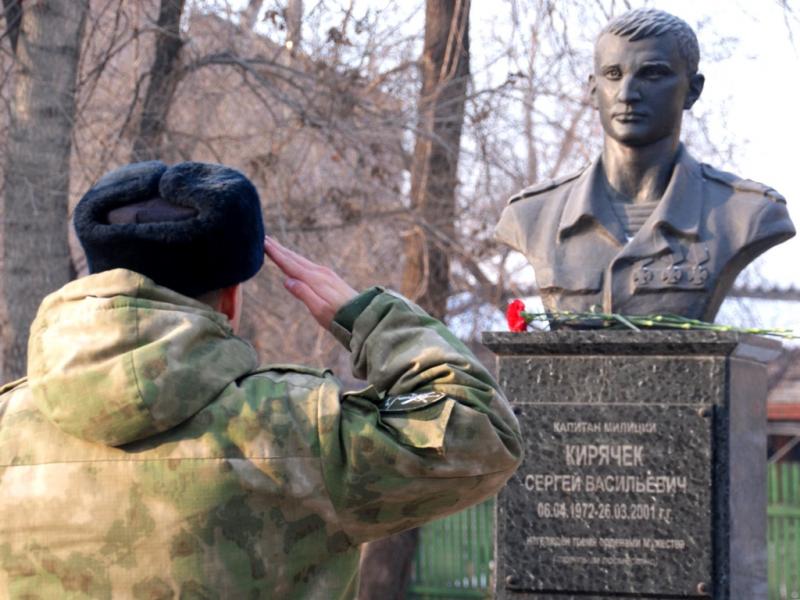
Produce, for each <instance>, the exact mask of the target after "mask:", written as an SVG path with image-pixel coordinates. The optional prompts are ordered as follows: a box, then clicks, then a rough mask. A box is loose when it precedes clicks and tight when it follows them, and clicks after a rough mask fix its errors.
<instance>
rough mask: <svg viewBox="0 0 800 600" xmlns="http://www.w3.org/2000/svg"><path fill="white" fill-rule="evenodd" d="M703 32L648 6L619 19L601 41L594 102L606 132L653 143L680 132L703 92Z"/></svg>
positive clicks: (593, 84)
mask: <svg viewBox="0 0 800 600" xmlns="http://www.w3.org/2000/svg"><path fill="white" fill-rule="evenodd" d="M699 62H700V50H699V46H698V43H697V36H695V34H694V31H692V28H691V27H689V25H688V24H687V23H686V22H685V21H683V20H682V19H679V18H678V17H676V16H674V15H671V14H669V13H666V12H664V11H661V10H656V9H652V8H643V9H637V10H632V11H629V12H627V13H625V14H623V15H620V16H618V17H616V18H614V19H613V20H612V21H611V22H609V23H608V25H606V26H605V27H604V28H603V30H602V31H601V32H600V35H599V37H598V38H597V43H596V44H595V54H594V73H593V74H592V75H591V76H590V78H589V84H590V89H591V94H592V101H593V104H594V106H595V108H597V110H598V112H599V113H600V120H601V123H602V125H603V129H604V130H605V132H606V135H608V136H610V137H611V138H613V139H615V140H617V141H618V142H620V143H622V144H624V145H627V146H647V145H649V144H652V143H655V142H657V141H659V140H661V139H663V138H665V137H668V136H674V135H679V133H680V127H681V122H682V117H683V111H684V110H688V109H690V108H691V107H692V106H693V105H694V103H695V102H696V101H697V99H698V98H699V97H700V93H701V92H702V90H703V83H704V78H703V75H702V74H700V73H699V72H698V64H699Z"/></svg>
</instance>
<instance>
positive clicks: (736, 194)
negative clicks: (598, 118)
mask: <svg viewBox="0 0 800 600" xmlns="http://www.w3.org/2000/svg"><path fill="white" fill-rule="evenodd" d="M605 186H607V183H606V181H605V174H604V172H603V167H602V163H601V160H600V159H599V158H598V159H597V160H596V161H594V162H593V163H592V164H591V165H590V166H589V167H588V168H587V169H585V170H583V171H581V172H579V173H576V174H574V175H572V176H569V177H565V178H563V179H559V180H556V181H553V182H549V183H546V184H539V185H534V186H531V187H529V188H527V189H525V190H523V191H522V192H520V193H519V194H517V195H515V196H514V197H512V198H511V200H510V201H509V204H508V206H507V207H506V208H505V210H504V211H503V214H502V216H501V218H500V222H499V223H498V225H497V230H496V237H497V239H498V240H499V241H501V242H503V243H506V244H508V245H509V246H511V247H513V248H515V249H516V250H519V251H520V252H522V253H523V254H524V255H525V256H526V258H527V259H528V261H529V262H530V263H531V264H532V265H533V268H534V271H535V274H536V281H537V284H538V286H539V288H540V290H541V294H542V300H543V302H544V305H545V308H546V309H548V310H562V311H564V310H567V311H588V310H590V309H591V308H592V307H593V306H599V307H601V308H602V310H603V311H604V312H617V313H623V314H647V313H648V312H651V311H650V310H649V308H650V307H651V306H652V303H653V299H652V298H653V294H658V295H659V306H660V307H661V308H660V312H662V313H675V314H681V315H684V316H688V317H693V318H699V319H703V320H713V318H714V316H715V315H716V313H717V310H718V309H719V306H720V304H721V303H722V300H723V298H724V297H725V294H726V293H727V292H728V291H729V289H730V288H731V286H732V285H733V281H734V279H735V278H736V276H737V275H738V273H739V272H740V271H741V270H742V269H743V268H744V267H745V266H746V265H747V264H748V263H749V262H751V261H752V260H753V259H755V258H756V257H757V256H758V255H759V254H761V253H762V252H764V251H765V250H767V249H769V248H770V247H772V246H774V245H776V244H779V243H781V242H783V241H785V240H787V239H789V238H790V237H792V236H793V235H794V233H795V230H794V226H793V225H792V222H791V220H790V219H789V214H788V211H787V209H786V203H785V200H784V198H783V197H782V196H781V195H780V194H778V193H777V192H776V191H775V190H773V189H771V188H768V187H766V186H764V185H762V184H759V183H756V182H754V181H749V180H744V179H740V178H738V177H736V176H735V175H732V174H730V173H725V172H723V171H719V170H717V169H714V168H713V167H710V166H708V165H705V164H701V163H699V162H697V161H696V160H695V159H694V158H692V156H691V155H690V154H689V153H688V152H687V151H686V150H685V148H683V147H681V149H680V151H679V153H678V157H677V160H676V164H675V167H674V170H673V172H672V176H671V179H670V181H669V184H668V186H667V189H666V190H665V193H664V195H663V197H662V198H661V200H660V202H659V203H658V206H657V207H656V209H655V210H654V211H653V213H652V214H651V215H650V217H649V218H648V219H647V221H646V222H645V223H644V225H643V226H642V228H641V229H640V230H639V231H638V232H637V233H636V234H635V235H634V236H633V237H632V238H631V239H630V240H628V239H627V238H626V235H625V231H624V229H623V225H622V223H621V221H620V220H619V218H618V217H617V216H616V214H615V213H614V211H613V208H612V206H611V202H610V199H609V198H608V195H607V194H605V193H603V192H602V189H603V187H605ZM589 257H591V259H590V260H589V259H588V258H589ZM596 265H597V266H596Z"/></svg>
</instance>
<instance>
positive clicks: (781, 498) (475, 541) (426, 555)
mask: <svg viewBox="0 0 800 600" xmlns="http://www.w3.org/2000/svg"><path fill="white" fill-rule="evenodd" d="M768 486H769V488H768V498H769V506H768V509H767V523H768V527H767V553H768V561H769V598H770V600H800V464H798V463H782V464H774V465H770V466H769V479H768ZM493 514H494V500H489V501H487V502H484V503H483V504H479V505H478V506H475V507H473V508H470V509H468V510H465V511H463V512H461V513H458V514H455V515H452V516H450V517H447V518H445V519H441V520H439V521H434V522H433V523H429V524H428V525H425V526H424V527H423V528H422V530H421V531H420V543H419V546H418V548H417V555H416V557H415V559H414V568H413V572H412V579H411V582H412V583H411V589H410V593H409V595H408V597H409V600H412V599H413V600H442V599H444V598H452V599H453V600H457V599H459V598H489V597H491V589H492V580H491V578H492V528H493V526H494V516H493Z"/></svg>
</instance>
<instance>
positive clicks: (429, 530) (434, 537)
mask: <svg viewBox="0 0 800 600" xmlns="http://www.w3.org/2000/svg"><path fill="white" fill-rule="evenodd" d="M493 527H494V499H491V500H487V501H486V502H484V503H482V504H478V505H477V506H473V507H472V508H468V509H467V510H465V511H462V512H460V513H456V514H454V515H451V516H449V517H446V518H444V519H439V520H438V521H434V522H432V523H428V524H427V525H425V526H424V527H423V528H422V529H421V530H420V538H419V545H418V546H417V555H416V556H415V557H414V567H413V570H412V573H411V588H410V593H409V594H408V598H409V599H413V600H442V599H443V598H452V599H454V600H456V599H458V598H488V597H490V591H489V590H490V589H491V577H492V537H493V536H492V528H493Z"/></svg>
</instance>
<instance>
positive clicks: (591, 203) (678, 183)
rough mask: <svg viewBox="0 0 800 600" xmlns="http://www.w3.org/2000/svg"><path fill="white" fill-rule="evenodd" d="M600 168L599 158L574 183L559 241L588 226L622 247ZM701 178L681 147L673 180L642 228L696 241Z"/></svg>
mask: <svg viewBox="0 0 800 600" xmlns="http://www.w3.org/2000/svg"><path fill="white" fill-rule="evenodd" d="M603 177H605V174H604V173H603V166H602V162H601V160H600V157H598V158H597V159H595V160H594V162H593V163H592V164H591V166H590V167H589V168H588V169H586V171H584V172H583V173H582V174H581V175H580V176H579V177H578V178H577V179H576V180H575V184H574V185H573V186H572V189H571V190H570V193H569V197H568V198H567V202H566V205H565V207H564V211H563V212H562V214H561V220H560V221H559V224H558V238H559V240H563V239H565V238H567V237H569V236H570V235H572V234H573V233H575V232H577V231H579V230H580V229H581V228H582V225H584V224H588V223H591V222H595V223H598V224H599V225H601V226H602V227H604V228H605V229H606V230H608V232H609V233H610V234H611V235H613V236H614V237H615V238H617V239H618V240H620V241H621V242H622V243H624V240H625V233H624V231H623V229H622V224H621V223H620V222H619V219H618V218H617V217H616V215H615V214H614V210H613V208H612V207H611V204H610V203H609V202H608V199H607V198H606V195H605V194H603V193H600V190H602V189H603V185H604V184H603V179H602V178H603ZM702 186H703V175H702V170H701V168H700V164H699V163H698V162H697V161H696V160H695V159H694V158H692V156H691V155H690V154H689V153H688V152H687V151H686V149H685V148H684V147H683V144H681V146H680V147H679V149H678V156H677V159H676V162H675V168H674V169H673V171H672V177H671V178H670V181H669V183H668V184H667V189H666V190H665V191H664V196H663V197H662V198H661V201H660V202H659V203H658V206H657V207H656V209H655V210H654V211H653V214H652V215H650V218H649V219H648V222H647V224H646V225H645V227H658V228H659V229H664V230H671V231H672V232H674V233H677V234H679V235H683V236H686V237H689V238H694V239H696V238H697V236H698V230H699V224H700V217H701V214H702V210H703V190H702Z"/></svg>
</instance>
